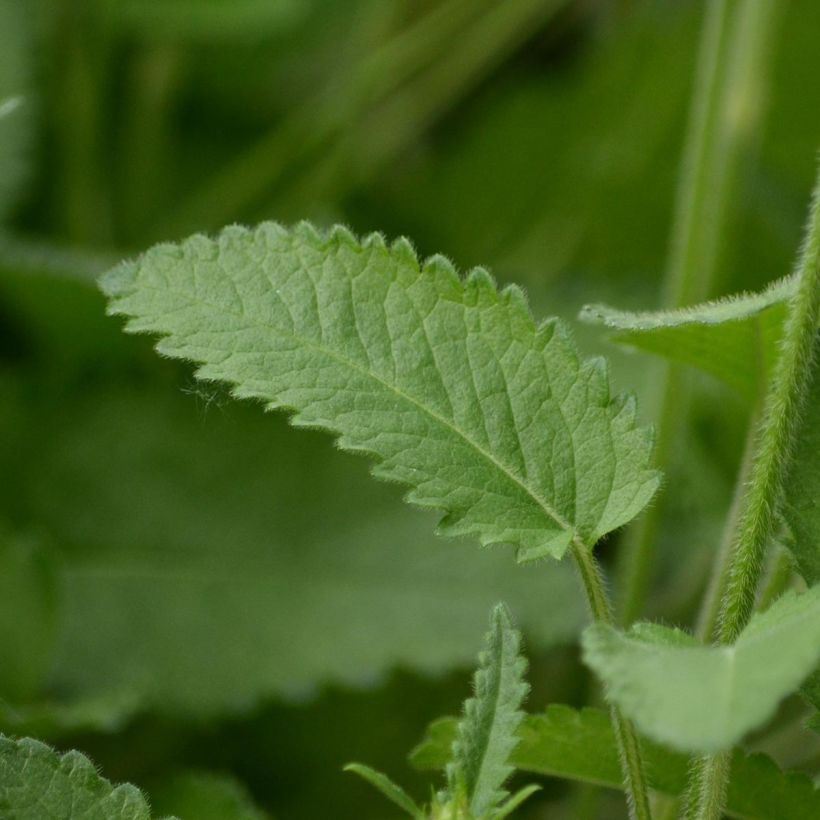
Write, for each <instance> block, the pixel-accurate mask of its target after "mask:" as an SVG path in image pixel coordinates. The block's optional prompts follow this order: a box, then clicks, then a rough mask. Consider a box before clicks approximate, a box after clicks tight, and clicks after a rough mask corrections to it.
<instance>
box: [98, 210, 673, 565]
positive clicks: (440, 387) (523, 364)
mask: <svg viewBox="0 0 820 820" xmlns="http://www.w3.org/2000/svg"><path fill="white" fill-rule="evenodd" d="M102 286H103V289H104V290H105V292H106V293H107V294H108V296H109V297H110V299H111V303H110V312H111V313H113V314H121V315H125V316H128V317H130V321H129V323H128V326H127V329H128V330H130V331H131V332H151V333H157V334H160V335H161V336H162V337H163V338H162V340H161V341H160V342H159V344H158V345H157V349H158V350H159V351H160V352H161V353H163V354H166V355H169V356H173V357H176V358H183V359H191V360H193V361H195V362H197V363H198V364H199V365H200V368H199V371H198V377H199V378H200V379H203V380H218V381H226V382H229V383H230V384H232V385H233V386H234V392H235V394H236V395H238V396H241V397H249V398H259V399H262V400H263V401H265V403H266V404H267V406H268V407H270V408H287V409H290V410H293V411H294V415H293V417H292V422H293V424H295V425H297V426H308V427H321V428H325V429H328V430H331V431H333V432H334V433H336V434H337V435H338V436H339V443H340V445H341V446H342V447H343V448H345V449H349V450H354V451H363V452H366V453H369V454H372V455H374V456H376V457H377V458H378V460H379V463H378V464H377V466H376V467H375V468H374V471H373V472H374V474H376V475H378V476H380V477H382V478H384V479H387V480H391V481H399V482H401V483H404V484H407V485H410V487H411V490H410V492H409V494H408V499H409V500H410V501H411V502H413V503H415V504H417V505H419V506H422V507H432V508H436V509H440V510H443V511H444V512H445V513H446V515H445V517H444V519H443V520H442V521H441V523H440V529H441V531H442V532H443V533H444V534H447V535H473V536H475V537H477V538H478V539H479V541H480V542H481V543H482V544H485V545H488V544H495V543H513V544H515V545H516V546H517V547H518V550H519V558H520V559H521V560H528V559H534V558H540V557H543V556H546V555H551V556H553V557H556V558H560V557H561V556H562V555H563V554H564V552H565V551H566V549H567V547H568V546H569V544H570V542H571V541H572V540H573V539H576V540H577V541H580V542H581V543H583V544H585V545H586V546H588V547H591V546H592V545H593V544H594V543H595V542H596V541H597V540H598V539H599V538H600V537H601V536H602V535H604V534H606V533H607V532H609V531H611V530H613V529H615V528H617V527H619V526H621V525H622V524H624V523H626V522H627V521H629V520H630V519H631V518H633V517H634V516H635V515H637V513H638V512H640V510H641V509H642V508H643V507H644V506H645V505H646V503H647V502H648V501H649V499H650V498H651V496H652V494H653V493H654V491H655V489H656V487H657V484H658V476H657V474H656V473H655V472H653V471H652V470H650V469H649V467H648V461H649V456H650V451H651V434H650V433H649V431H648V430H646V429H644V428H638V427H636V426H635V405H634V401H632V400H629V399H626V400H625V399H622V398H620V397H618V398H616V399H614V400H613V399H612V398H611V397H610V392H609V391H610V387H609V379H608V375H607V371H606V366H605V364H604V363H603V361H602V360H597V359H596V360H588V361H581V360H580V359H579V356H578V353H577V351H576V349H575V346H574V344H573V343H572V340H571V339H570V337H569V334H568V332H567V330H566V328H565V326H564V325H563V324H562V323H561V322H559V321H557V320H556V321H551V322H549V323H546V324H544V325H542V326H540V327H536V326H535V324H534V322H533V320H532V317H531V315H530V313H529V311H528V309H527V307H526V304H525V302H524V299H523V296H522V294H521V292H520V291H519V290H517V289H515V288H508V289H506V290H504V291H502V292H500V293H499V292H498V291H497V290H496V288H495V286H494V284H493V282H492V280H491V279H490V277H489V276H488V275H487V273H486V272H484V271H483V270H481V269H476V270H474V271H473V272H472V273H471V274H470V275H469V276H468V277H467V279H466V281H462V280H460V279H459V278H458V276H457V275H456V273H455V271H454V269H453V267H452V266H451V265H450V264H449V262H447V261H446V260H444V259H443V258H441V257H433V258H431V259H430V260H428V261H427V262H426V263H424V264H423V265H420V264H419V262H418V260H417V258H416V256H415V254H414V253H413V251H412V249H411V247H410V245H409V244H408V243H407V242H406V241H403V240H400V241H398V242H397V243H395V244H394V245H392V246H387V245H385V243H384V241H383V239H382V238H381V237H380V236H378V235H372V236H370V237H369V238H368V239H366V240H365V241H364V243H361V244H360V243H359V242H357V241H356V240H355V239H354V238H353V237H352V236H351V235H350V234H349V233H347V232H346V231H345V230H342V229H334V230H333V231H331V232H330V233H329V234H327V235H322V234H319V233H317V232H316V231H315V230H314V229H313V228H312V227H310V226H309V225H306V224H302V225H300V226H298V227H297V228H295V229H294V230H286V229H284V228H282V227H280V226H278V225H275V224H271V223H267V224H263V225H261V226H260V227H258V228H256V229H255V230H253V231H250V230H246V229H243V228H237V227H233V228H228V229H226V230H225V231H223V232H222V233H221V234H220V235H219V236H218V238H216V239H208V238H206V237H204V236H194V237H192V238H190V239H188V240H186V241H185V242H183V243H182V244H180V245H160V246H157V247H155V248H154V249H152V250H150V251H149V252H148V253H146V254H145V255H143V256H142V257H140V258H139V259H137V260H136V261H133V262H126V263H124V264H122V265H120V266H119V267H117V268H115V269H114V270H113V271H111V272H110V273H109V274H107V275H106V276H105V277H104V278H103V280H102Z"/></svg>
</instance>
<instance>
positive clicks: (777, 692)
mask: <svg viewBox="0 0 820 820" xmlns="http://www.w3.org/2000/svg"><path fill="white" fill-rule="evenodd" d="M651 626H652V629H651V630H647V629H645V628H643V627H642V626H641V625H639V626H638V628H637V629H633V630H631V631H630V633H626V634H624V633H620V632H618V631H617V630H615V629H612V628H610V627H606V626H603V625H600V624H596V625H593V626H591V627H589V628H588V629H587V630H586V631H585V632H584V637H583V641H582V644H583V648H584V661H585V663H586V664H587V665H588V666H590V667H591V668H592V669H593V670H594V671H595V672H596V674H597V675H598V676H599V677H600V678H601V680H602V681H603V682H604V684H605V686H606V688H607V693H608V696H609V697H610V698H611V699H612V700H613V701H614V702H615V703H617V704H618V706H619V707H620V708H621V709H622V711H623V712H624V714H626V715H627V716H628V717H630V718H631V719H632V720H633V721H635V724H636V725H637V727H638V728H639V730H641V731H642V732H643V733H644V734H646V735H648V736H649V737H652V738H653V739H655V740H658V741H660V742H663V743H668V744H669V745H670V746H672V747H673V748H677V749H680V750H682V751H691V752H714V751H717V750H720V749H725V748H729V747H731V746H732V745H733V744H734V743H736V742H737V741H738V740H740V738H741V737H742V736H743V735H744V734H745V733H746V732H748V731H749V730H751V729H753V728H754V727H755V726H758V725H760V724H761V723H763V722H764V721H765V720H766V719H767V718H769V717H770V716H771V715H772V714H773V712H774V710H775V708H776V706H777V704H778V703H779V701H780V700H781V699H782V698H783V697H785V696H786V695H788V694H790V693H791V692H793V691H795V689H796V688H797V687H798V686H799V685H800V683H801V682H802V681H803V680H804V679H805V678H806V677H807V676H808V675H809V673H810V672H811V671H812V669H813V668H814V667H815V666H816V664H817V662H818V660H820V586H818V587H814V588H813V589H812V590H810V591H809V592H807V593H805V594H803V595H796V594H794V593H791V592H789V593H786V595H784V596H783V597H782V598H780V599H779V600H778V601H776V602H775V603H774V604H773V605H772V606H771V607H770V608H769V609H768V610H766V611H765V612H763V613H757V614H756V615H755V616H754V617H753V618H752V620H751V621H750V622H749V625H748V626H747V627H746V629H744V630H743V632H742V633H741V635H740V637H739V638H738V640H737V641H736V642H735V643H734V644H732V645H730V646H714V647H713V646H710V647H706V646H699V645H695V644H694V643H693V642H692V639H691V638H688V636H686V637H683V633H679V632H677V631H674V630H666V629H664V628H661V627H657V626H654V625H651Z"/></svg>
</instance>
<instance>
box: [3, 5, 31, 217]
mask: <svg viewBox="0 0 820 820" xmlns="http://www.w3.org/2000/svg"><path fill="white" fill-rule="evenodd" d="M27 13H28V10H27V8H26V4H24V3H20V2H17V0H0V221H2V220H3V218H4V217H5V216H6V215H7V212H8V210H9V207H10V206H11V205H13V204H14V198H15V196H16V194H17V192H18V189H19V188H20V184H21V183H22V181H23V178H24V175H25V170H26V165H27V163H26V157H25V152H26V149H27V148H28V144H29V141H30V138H31V131H32V129H31V124H32V118H31V111H30V108H31V100H30V99H29V97H28V96H27V92H28V85H29V72H30V62H31V61H30V49H31V42H30V37H29V32H28V30H27V29H28V25H27V24H28V21H27V19H26V15H27Z"/></svg>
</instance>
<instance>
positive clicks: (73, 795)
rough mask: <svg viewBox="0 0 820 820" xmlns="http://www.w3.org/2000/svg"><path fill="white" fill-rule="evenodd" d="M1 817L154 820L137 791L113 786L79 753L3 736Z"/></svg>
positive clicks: (0, 745) (0, 753)
mask: <svg viewBox="0 0 820 820" xmlns="http://www.w3.org/2000/svg"><path fill="white" fill-rule="evenodd" d="M0 816H2V817H4V818H8V820H150V818H151V812H150V811H149V808H148V804H147V803H146V801H145V798H144V797H143V796H142V794H141V793H140V791H139V789H137V788H136V787H134V786H131V785H130V784H124V785H121V786H114V785H112V784H111V783H109V782H108V781H107V780H105V778H103V777H100V775H99V774H98V773H97V770H96V769H95V768H94V764H93V763H92V762H91V761H90V760H89V759H88V758H87V757H85V756H84V755H82V754H80V753H79V752H68V753H66V754H64V755H59V754H58V753H57V752H55V751H54V750H53V749H51V748H49V747H48V746H46V745H45V744H43V743H40V742H38V741H36V740H31V739H30V738H24V739H23V740H17V741H14V740H10V739H9V738H6V737H3V736H0Z"/></svg>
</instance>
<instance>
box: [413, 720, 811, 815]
mask: <svg viewBox="0 0 820 820" xmlns="http://www.w3.org/2000/svg"><path fill="white" fill-rule="evenodd" d="M455 729H456V721H455V719H453V718H442V719H440V720H437V721H435V722H434V723H432V724H430V727H429V728H428V730H427V735H426V736H425V738H424V739H423V740H422V742H421V743H420V744H419V746H418V747H417V748H416V749H415V750H414V751H413V752H412V754H411V763H412V764H413V765H414V766H416V767H417V768H421V769H443V768H444V766H445V765H446V763H447V760H448V759H449V755H450V747H451V746H452V743H453V740H454V739H455ZM518 734H519V738H520V742H519V744H518V746H517V747H516V748H515V750H514V751H513V754H512V761H513V763H514V764H515V767H516V768H517V769H520V770H522V771H526V772H532V773H533V774H542V775H546V776H548V777H561V778H566V779H569V780H576V781H579V782H581V783H591V784H594V785H597V786H604V787H607V788H612V789H623V777H622V775H621V767H620V764H619V762H618V750H617V747H616V745H615V737H614V735H613V732H612V724H611V722H610V719H609V715H607V713H606V712H604V711H602V710H600V709H588V708H587V709H582V710H581V711H580V712H579V711H576V710H574V709H572V708H570V707H569V706H561V705H551V706H548V707H547V711H546V713H545V714H536V715H528V716H527V717H526V718H525V719H524V723H523V725H522V726H521V728H520V729H519V732H518ZM642 748H643V752H644V755H645V758H646V762H647V767H646V771H647V776H648V778H649V783H650V785H651V787H652V788H653V789H656V790H657V791H660V792H663V793H664V794H668V795H673V796H676V795H679V794H681V793H682V792H683V790H684V789H685V788H686V781H687V777H688V773H689V761H688V759H687V757H686V756H685V755H682V754H679V753H677V752H672V751H670V750H668V749H665V748H664V747H662V746H657V745H655V744H654V743H651V742H649V741H643V742H642ZM725 810H726V814H727V815H729V816H730V817H737V818H744V820H804V818H807V817H813V816H814V815H815V814H817V813H818V812H820V791H818V790H817V789H816V788H815V786H814V784H813V783H812V781H811V778H810V777H808V776H807V775H806V774H804V773H802V772H783V771H781V770H780V769H779V768H778V767H777V766H776V765H775V763H774V762H773V761H772V760H771V759H770V758H768V757H766V756H765V755H761V754H755V755H749V756H747V755H745V754H744V753H743V752H741V751H739V750H735V752H734V754H733V757H732V774H731V779H730V782H729V791H728V799H727V804H726V809H725Z"/></svg>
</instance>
